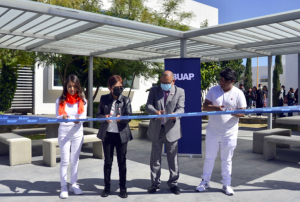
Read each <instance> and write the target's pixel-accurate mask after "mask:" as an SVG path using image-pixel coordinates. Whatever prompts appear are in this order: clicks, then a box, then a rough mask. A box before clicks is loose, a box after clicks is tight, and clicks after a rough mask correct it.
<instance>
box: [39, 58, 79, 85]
mask: <svg viewBox="0 0 300 202" xmlns="http://www.w3.org/2000/svg"><path fill="white" fill-rule="evenodd" d="M78 59H79V56H77V55H66V54H56V53H37V62H38V65H39V66H40V65H41V66H44V67H50V66H53V65H55V66H56V68H57V71H58V74H59V78H60V81H61V83H62V85H63V88H64V83H65V81H66V78H67V72H68V68H69V67H70V66H71V64H72V63H73V62H75V61H76V60H78Z"/></svg>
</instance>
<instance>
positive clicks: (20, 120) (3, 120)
mask: <svg viewBox="0 0 300 202" xmlns="http://www.w3.org/2000/svg"><path fill="white" fill-rule="evenodd" d="M287 112H290V113H291V112H300V106H299V105H297V106H285V107H266V108H256V109H242V110H229V111H211V112H190V113H182V114H162V115H139V116H121V117H110V118H88V119H55V118H45V117H38V116H18V115H2V116H0V125H26V124H49V123H62V122H78V121H84V122H89V121H107V120H119V119H123V120H124V119H153V118H154V119H156V118H165V117H166V118H170V117H193V116H207V115H209V116H211V115H223V114H250V113H287Z"/></svg>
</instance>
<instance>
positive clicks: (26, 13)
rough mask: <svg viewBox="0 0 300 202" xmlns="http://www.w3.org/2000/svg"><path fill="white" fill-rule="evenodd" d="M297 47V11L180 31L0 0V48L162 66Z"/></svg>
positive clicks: (298, 49)
mask: <svg viewBox="0 0 300 202" xmlns="http://www.w3.org/2000/svg"><path fill="white" fill-rule="evenodd" d="M299 45H300V10H294V11H289V12H284V13H279V14H274V15H268V16H264V17H258V18H253V19H248V20H242V21H238V22H233V23H227V24H222V25H217V26H212V27H207V28H203V29H197V30H191V31H186V32H182V31H178V30H173V29H168V28H164V27H159V26H155V25H150V24H145V23H140V22H136V21H130V20H125V19H120V18H115V17H110V16H106V15H101V14H95V13H90V12H85V11H80V10H74V9H69V8H64V7H59V6H53V5H49V4H43V3H37V2H33V1H27V0H13V1H11V0H1V1H0V48H7V49H18V50H27V51H35V52H51V53H61V54H72V55H85V56H89V57H90V59H92V58H93V57H106V58H120V59H128V60H139V61H150V62H160V63H163V62H164V58H176V57H201V61H202V62H209V61H225V60H231V59H242V58H252V57H262V56H268V57H269V61H270V57H271V56H272V55H285V54H293V53H298V54H300V46H299ZM90 69H91V67H90ZM269 72H270V71H269ZM270 79H271V78H270V74H269V80H270ZM299 85H300V83H299ZM270 87H271V86H269V89H271V88H270ZM299 87H300V86H299ZM269 100H271V99H269ZM271 104H272V103H270V106H271Z"/></svg>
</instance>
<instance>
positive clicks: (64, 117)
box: [62, 114, 70, 123]
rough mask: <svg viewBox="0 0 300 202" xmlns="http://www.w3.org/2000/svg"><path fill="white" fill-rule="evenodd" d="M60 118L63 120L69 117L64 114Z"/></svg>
mask: <svg viewBox="0 0 300 202" xmlns="http://www.w3.org/2000/svg"><path fill="white" fill-rule="evenodd" d="M62 118H63V119H68V118H70V117H69V116H68V115H66V114H63V116H62ZM66 123H68V122H66Z"/></svg>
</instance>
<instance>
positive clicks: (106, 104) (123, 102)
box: [97, 94, 132, 144]
mask: <svg viewBox="0 0 300 202" xmlns="http://www.w3.org/2000/svg"><path fill="white" fill-rule="evenodd" d="M113 101H114V100H113V96H112V95H111V94H107V95H102V96H101V98H100V103H99V106H98V112H97V118H104V117H105V115H107V114H110V110H111V105H112V103H113ZM115 108H116V110H117V115H121V116H131V115H132V110H131V102H130V98H129V97H126V96H123V95H120V96H119V98H118V100H117V101H116V107H115ZM118 109H120V110H118ZM130 121H131V120H130V119H127V120H121V121H120V122H117V124H118V129H119V133H120V136H121V141H122V143H123V144H124V143H126V142H128V141H130V140H132V134H131V130H130V128H129V125H128V123H129V122H130ZM99 122H101V126H100V129H99V131H98V135H97V137H98V138H99V139H101V140H102V141H104V140H105V137H106V131H107V127H108V122H107V121H99Z"/></svg>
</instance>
